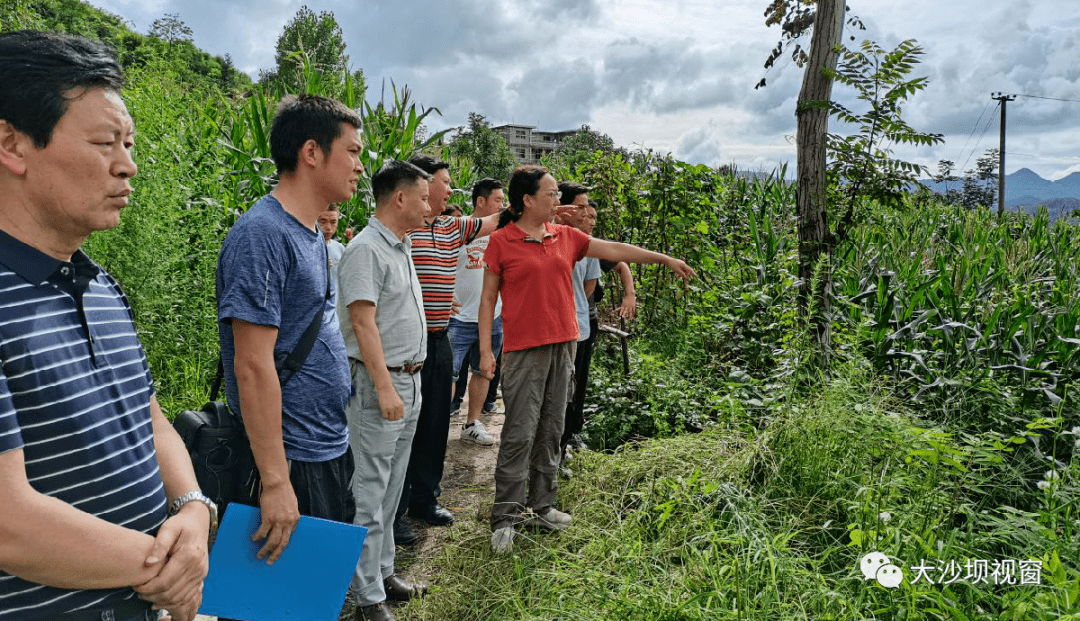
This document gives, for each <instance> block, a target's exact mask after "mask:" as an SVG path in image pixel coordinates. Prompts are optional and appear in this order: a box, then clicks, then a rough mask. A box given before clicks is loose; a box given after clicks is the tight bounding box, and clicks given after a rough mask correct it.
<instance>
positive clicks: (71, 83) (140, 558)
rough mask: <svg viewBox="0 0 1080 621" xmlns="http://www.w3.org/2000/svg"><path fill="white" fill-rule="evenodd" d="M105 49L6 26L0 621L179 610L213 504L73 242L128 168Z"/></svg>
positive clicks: (114, 294)
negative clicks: (12, 29) (9, 28)
mask: <svg viewBox="0 0 1080 621" xmlns="http://www.w3.org/2000/svg"><path fill="white" fill-rule="evenodd" d="M122 85H123V75H122V73H121V70H120V65H119V64H118V63H117V60H116V57H115V55H114V54H113V52H112V50H110V49H109V48H107V47H105V46H104V45H102V44H101V43H97V42H92V41H88V40H86V39H82V38H78V37H72V36H69V35H60V34H55V33H41V32H29V31H21V32H10V33H4V34H0V300H3V302H2V303H0V620H2V621H22V620H38V619H50V620H54V621H55V620H59V621H64V620H76V619H94V618H96V619H113V620H115V621H136V620H138V621H148V620H149V619H157V618H158V615H157V611H152V610H151V607H156V608H164V609H166V610H168V611H169V613H170V615H171V617H172V618H173V619H174V620H175V621H189V620H190V619H192V618H193V617H194V616H195V611H196V610H197V609H198V608H199V604H200V603H201V601H202V583H203V578H205V577H206V573H207V568H208V564H207V536H208V534H209V529H210V527H211V524H212V517H213V515H214V512H215V508H214V506H213V503H212V502H210V501H209V500H208V499H207V498H206V497H205V496H203V495H202V494H201V493H200V492H199V485H198V482H197V481H196V479H195V473H194V472H193V470H192V468H191V461H190V459H189V458H188V454H187V450H186V449H185V448H184V443H183V441H182V440H181V439H180V437H179V436H178V435H177V434H176V432H175V431H174V430H173V428H172V426H171V425H170V424H169V421H168V420H166V418H165V416H164V415H163V414H162V413H161V408H160V407H159V406H158V402H157V399H156V397H155V393H154V384H153V381H152V379H151V377H150V370H149V368H148V366H147V361H146V354H145V353H144V352H143V348H142V345H141V343H140V342H139V338H138V336H137V335H136V333H135V326H134V322H133V320H132V311H131V307H130V306H129V305H128V302H127V298H126V297H125V296H124V294H123V293H122V292H121V291H120V286H119V285H118V284H117V282H116V281H115V280H113V278H112V277H111V276H110V275H109V274H108V273H106V272H105V271H104V270H102V269H101V268H100V267H98V266H97V265H96V264H95V263H94V262H93V261H91V260H90V258H89V257H87V256H86V254H84V253H83V252H82V250H80V249H79V247H80V246H81V245H82V244H83V242H85V241H86V239H87V238H88V237H89V236H90V234H91V233H92V232H93V231H100V230H105V229H111V228H113V227H115V226H116V225H117V224H119V223H120V212H121V211H122V210H123V209H124V208H125V207H126V206H127V204H128V195H129V194H130V193H131V189H132V188H131V185H130V179H131V178H132V177H134V176H135V174H136V172H137V168H136V166H135V162H134V161H133V160H132V153H131V149H132V147H133V146H134V142H135V128H134V125H133V123H132V120H131V116H130V115H129V114H128V111H127V108H126V106H125V105H124V102H123V100H122V99H121V98H120V88H121V87H122Z"/></svg>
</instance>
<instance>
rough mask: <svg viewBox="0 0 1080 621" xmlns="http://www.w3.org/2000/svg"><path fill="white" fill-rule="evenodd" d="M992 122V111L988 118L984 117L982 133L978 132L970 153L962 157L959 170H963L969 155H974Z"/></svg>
mask: <svg viewBox="0 0 1080 621" xmlns="http://www.w3.org/2000/svg"><path fill="white" fill-rule="evenodd" d="M997 107H998V108H1001V102H998V105H997ZM993 122H994V114H993V113H991V114H990V117H989V118H988V119H986V126H985V127H983V130H982V133H981V134H979V140H978V141H976V142H975V145H974V146H972V147H971V153H968V156H967V158H966V159H964V165H963V166H961V167H960V170H964V169H965V168H967V163H968V161H969V160H970V159H971V156H972V155H975V149H976V148H978V146H979V144H981V143H982V139H983V138H985V137H986V132H987V130H989V129H990V125H991V124H992V123H993Z"/></svg>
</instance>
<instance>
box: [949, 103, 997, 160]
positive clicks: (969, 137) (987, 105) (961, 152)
mask: <svg viewBox="0 0 1080 621" xmlns="http://www.w3.org/2000/svg"><path fill="white" fill-rule="evenodd" d="M991 101H992V100H990V99H987V100H986V105H984V106H983V109H982V112H980V113H979V118H977V119H975V124H974V125H972V126H971V133H970V134H968V137H967V140H965V141H964V146H962V147H960V155H963V154H964V151H966V150H967V147H968V143H969V142H971V137H972V136H974V135H975V130H977V129H979V123H981V122H982V118H983V115H984V114H986V109H987V108H989V107H990V102H991ZM968 157H971V156H968ZM956 159H960V158H959V157H958V158H956ZM964 165H965V166H966V165H967V162H964Z"/></svg>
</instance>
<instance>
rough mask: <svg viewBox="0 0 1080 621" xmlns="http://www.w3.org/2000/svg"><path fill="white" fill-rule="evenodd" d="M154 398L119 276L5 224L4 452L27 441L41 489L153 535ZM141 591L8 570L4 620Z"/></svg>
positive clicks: (0, 434) (1, 301)
mask: <svg viewBox="0 0 1080 621" xmlns="http://www.w3.org/2000/svg"><path fill="white" fill-rule="evenodd" d="M153 395H154V387H153V381H152V379H151V377H150V369H149V367H148V366H147V363H146V354H145V353H144V351H143V348H142V345H141V344H140V343H139V339H138V337H137V336H136V334H135V326H134V324H133V323H132V312H131V307H130V306H129V304H128V301H127V299H126V298H125V297H124V294H123V292H121V290H120V287H119V285H117V283H116V281H115V280H113V278H112V277H111V276H109V275H108V274H107V273H106V272H105V271H104V270H102V269H101V268H99V267H98V266H97V265H95V264H94V262H93V261H91V260H90V258H89V257H87V256H86V255H85V254H84V253H83V252H82V251H81V250H80V251H77V252H76V253H75V255H74V256H72V258H71V261H70V262H64V261H59V260H57V259H54V258H52V257H50V256H48V255H45V254H43V253H42V252H40V251H38V250H36V249H34V248H32V247H30V246H27V245H26V244H23V243H22V242H20V241H18V240H16V239H14V238H12V237H11V236H10V235H8V234H7V233H4V232H2V231H0V453H4V452H7V451H12V450H17V449H22V451H23V457H24V460H25V462H26V477H27V480H28V481H29V482H30V485H31V486H32V487H33V488H34V489H35V490H37V491H38V492H40V493H42V494H45V495H46V496H52V497H54V498H58V499H60V500H62V501H64V502H66V503H68V504H70V505H72V506H74V507H76V508H78V509H80V510H82V511H85V512H87V513H90V514H92V515H95V516H97V517H99V518H101V519H103V520H107V521H109V522H112V523H114V524H119V525H121V526H125V527H127V528H131V529H134V530H138V531H141V532H144V533H147V534H150V535H154V534H155V533H156V532H157V529H158V528H159V527H160V526H161V524H162V522H164V521H165V517H166V498H165V488H164V485H163V484H162V481H161V473H160V471H159V470H158V463H157V459H156V455H155V452H154V436H153V430H152V423H151V419H150V398H151V397H152V396H153ZM0 502H3V500H2V499H0ZM43 527H45V526H43ZM133 597H135V592H134V591H133V590H132V589H130V588H125V589H98V590H72V589H60V588H54V587H47V586H43V585H40V584H35V583H32V582H28V581H26V580H22V579H21V578H17V577H15V576H11V575H9V574H6V573H4V572H0V621H9V620H14V619H19V620H22V619H39V618H50V617H54V616H56V615H59V614H63V613H67V612H73V611H77V610H83V609H96V608H108V607H111V606H115V605H116V604H117V603H119V602H123V601H124V600H128V599H131V598H133Z"/></svg>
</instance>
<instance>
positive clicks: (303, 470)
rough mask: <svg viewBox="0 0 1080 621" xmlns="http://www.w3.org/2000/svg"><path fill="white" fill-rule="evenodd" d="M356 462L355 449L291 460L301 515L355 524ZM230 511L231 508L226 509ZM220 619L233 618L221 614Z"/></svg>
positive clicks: (291, 477)
mask: <svg viewBox="0 0 1080 621" xmlns="http://www.w3.org/2000/svg"><path fill="white" fill-rule="evenodd" d="M355 469H356V462H355V460H354V459H353V453H352V450H347V451H345V452H344V453H343V454H342V455H341V456H340V457H335V458H334V459H331V460H329V461H315V462H307V461H296V460H293V459H290V460H289V482H290V483H291V484H292V488H293V493H295V494H296V504H297V508H298V509H299V510H300V515H307V516H310V517H317V518H322V519H324V520H333V521H335V522H345V523H346V524H352V522H353V518H354V517H356V499H355V498H354V497H353V493H352V477H353V471H354V470H355ZM226 510H228V509H226ZM218 621H233V620H232V619H227V618H225V617H218Z"/></svg>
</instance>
